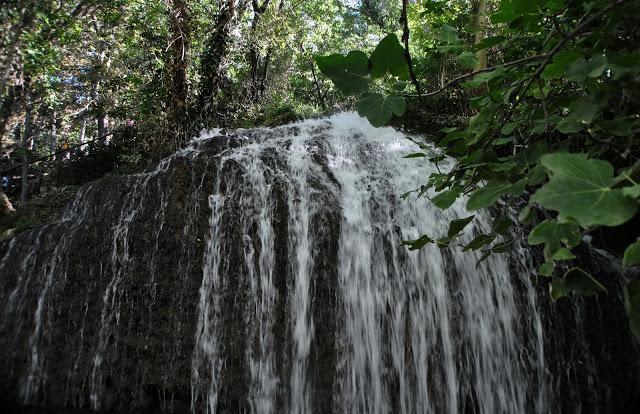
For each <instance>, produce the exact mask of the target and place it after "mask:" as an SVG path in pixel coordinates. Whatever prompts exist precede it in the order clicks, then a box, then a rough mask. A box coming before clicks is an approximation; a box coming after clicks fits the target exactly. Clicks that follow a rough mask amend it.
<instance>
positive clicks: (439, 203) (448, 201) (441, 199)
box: [431, 188, 460, 210]
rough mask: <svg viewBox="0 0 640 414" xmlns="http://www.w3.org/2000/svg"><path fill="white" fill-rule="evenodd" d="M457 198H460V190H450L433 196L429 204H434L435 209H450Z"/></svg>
mask: <svg viewBox="0 0 640 414" xmlns="http://www.w3.org/2000/svg"><path fill="white" fill-rule="evenodd" d="M458 197H460V190H459V189H457V188H452V189H451V190H446V191H443V192H441V193H438V194H437V195H435V196H433V197H432V198H431V202H432V203H433V204H435V206H436V207H438V208H441V209H443V210H446V209H448V208H449V207H451V205H452V204H453V203H454V202H455V201H456V199H457V198H458Z"/></svg>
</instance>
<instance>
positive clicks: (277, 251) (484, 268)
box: [0, 113, 554, 413]
mask: <svg viewBox="0 0 640 414" xmlns="http://www.w3.org/2000/svg"><path fill="white" fill-rule="evenodd" d="M418 150H419V149H418V147H417V145H416V144H414V143H413V142H412V141H411V140H409V139H407V137H406V136H405V135H404V134H402V133H400V132H398V131H396V130H394V129H392V128H378V129H376V128H373V127H372V126H371V125H369V124H368V123H367V122H366V121H365V120H364V119H362V118H359V117H358V116H357V115H355V114H352V113H343V114H338V115H335V116H333V117H331V118H329V119H324V120H310V121H304V122H299V123H297V124H293V125H291V126H286V127H280V128H274V129H254V130H239V131H233V132H229V131H221V130H216V131H209V132H205V133H202V134H201V136H200V137H198V138H196V139H194V140H193V141H192V142H191V143H190V145H189V147H188V148H186V149H184V150H181V151H179V152H178V153H176V154H174V155H173V156H172V157H169V158H167V159H165V160H163V161H162V162H161V163H160V164H159V165H158V167H156V168H155V169H154V170H151V171H148V172H145V173H141V174H137V175H132V176H128V177H124V178H121V179H113V180H112V185H111V186H107V184H100V183H98V184H95V183H94V184H89V185H88V186H86V187H84V188H83V190H82V191H81V193H80V194H79V195H78V198H77V199H76V201H75V202H74V203H73V204H72V205H71V206H70V207H69V208H68V210H67V213H66V214H65V217H64V221H63V222H62V223H61V224H58V225H48V226H44V227H41V228H39V229H36V230H33V231H31V232H30V233H29V235H27V236H18V237H17V238H16V239H14V240H12V241H11V242H5V243H4V244H2V245H0V275H2V277H3V278H4V279H2V280H0V288H1V290H0V293H1V294H2V296H0V297H1V302H0V309H2V315H1V317H0V334H1V335H2V336H1V338H0V339H1V342H0V345H2V349H4V350H7V352H6V353H5V355H4V356H3V357H2V361H1V362H2V364H1V365H0V367H1V368H2V369H3V370H4V372H5V373H6V377H7V378H8V380H6V381H7V382H8V383H11V385H6V384H5V385H4V387H5V388H6V389H8V390H9V392H14V393H16V394H18V393H19V399H20V401H21V402H22V403H31V404H52V405H55V404H63V405H67V406H72V407H85V408H91V409H94V410H101V409H114V408H119V409H123V408H125V409H126V408H129V409H132V407H133V405H131V404H138V405H139V406H142V405H145V404H147V405H155V406H156V407H157V409H158V411H167V412H184V411H188V412H192V413H216V412H229V411H233V412H237V411H240V410H242V411H245V410H246V411H250V412H256V413H280V412H291V413H308V412H336V413H395V412H399V413H443V412H447V413H459V412H478V413H524V412H538V413H544V412H548V411H549V409H550V407H551V405H552V404H553V398H554V397H553V392H554V391H553V390H552V389H550V387H549V386H548V384H549V383H550V381H551V374H550V372H549V370H548V367H547V366H546V362H545V360H546V358H545V349H544V343H545V342H544V340H543V327H542V322H541V319H542V317H541V314H540V311H539V304H538V303H537V302H538V300H539V298H538V294H537V292H536V290H535V288H534V286H533V285H532V284H531V283H532V272H531V265H530V264H529V259H528V255H527V253H526V251H525V250H523V249H521V248H519V247H517V244H516V245H515V246H516V247H514V251H513V253H512V254H505V255H493V256H491V257H490V258H488V259H487V260H485V261H483V262H482V263H480V264H479V265H478V264H476V262H477V259H478V258H479V255H478V254H477V253H474V252H462V251H461V250H460V249H458V248H442V249H441V248H439V247H437V246H435V245H428V246H426V247H425V248H423V249H421V250H419V251H409V250H408V249H407V248H406V247H405V246H403V245H402V241H403V240H407V239H415V238H417V237H419V236H420V235H423V234H428V235H430V236H437V237H440V236H442V235H444V234H446V232H447V229H448V223H449V221H450V220H451V219H456V218H464V217H467V216H469V215H470V213H468V212H467V211H466V210H465V208H464V205H465V200H464V199H463V198H461V199H459V200H457V201H456V202H455V203H454V204H453V206H452V207H451V208H450V209H448V210H446V211H443V210H440V209H437V208H436V207H434V206H433V205H432V204H431V203H430V202H429V201H428V199H426V198H420V199H417V200H416V199H415V197H414V196H411V197H409V199H408V200H405V199H403V198H401V197H400V195H401V194H403V193H405V192H406V191H408V190H413V189H416V188H418V187H420V185H421V184H424V183H425V180H426V179H427V177H428V176H429V174H430V173H432V172H434V171H437V169H440V170H442V171H445V170H446V169H447V168H449V167H450V165H449V163H450V162H451V161H449V160H445V161H443V162H441V163H440V164H439V165H437V166H436V165H434V164H430V163H428V162H426V161H424V159H423V158H422V159H420V160H419V161H416V160H415V159H406V158H403V156H405V155H407V154H409V153H412V152H416V151H418ZM114 180H115V181H114ZM101 186H103V187H101ZM105 186H106V187H108V188H106V187H105ZM105 188H106V189H105ZM103 211H104V212H105V213H104V214H103V213H101V212H103ZM492 221H493V219H492V218H491V217H490V216H489V214H488V213H482V212H481V213H476V219H475V220H474V221H473V223H472V224H471V225H470V226H468V227H467V228H466V229H465V230H464V233H463V235H462V238H463V239H464V240H467V241H468V240H471V238H472V237H473V236H474V235H476V234H478V233H480V232H482V231H487V230H488V229H490V227H491V224H492ZM20 237H22V238H20ZM88 246H97V247H92V248H91V249H89V248H88ZM85 248H86V249H87V251H86V255H87V258H78V257H77V256H81V255H83V254H84V253H82V252H80V254H78V249H80V250H82V249H85ZM43 252H46V254H44V253H43ZM92 255H93V256H92ZM5 275H6V276H5ZM80 280H81V281H82V282H81V283H82V286H83V287H82V288H81V291H80V292H78V291H77V290H74V289H75V286H76V285H77V284H78V283H80V282H76V281H80ZM76 297H79V299H74V298H76ZM60 326H64V327H65V328H64V329H66V331H65V332H66V333H65V335H64V338H63V337H61V335H60V333H59V332H57V329H58V330H60V329H62V328H56V327H60ZM67 354H70V355H67ZM122 384H126V386H127V387H129V389H127V390H122V389H121V388H120V387H121V385H122ZM146 384H150V385H146ZM145 387H146V388H145ZM150 390H151V391H150ZM158 395H159V397H158ZM123 396H126V397H123ZM122 398H125V399H126V398H128V399H129V400H127V401H124V402H123V401H121V399H122ZM178 400H180V401H182V402H181V404H182V405H176V404H178V403H177V402H176V401H178Z"/></svg>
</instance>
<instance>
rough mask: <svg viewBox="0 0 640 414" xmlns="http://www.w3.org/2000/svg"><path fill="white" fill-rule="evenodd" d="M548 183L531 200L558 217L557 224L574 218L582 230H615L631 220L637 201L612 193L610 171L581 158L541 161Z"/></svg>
mask: <svg viewBox="0 0 640 414" xmlns="http://www.w3.org/2000/svg"><path fill="white" fill-rule="evenodd" d="M540 163H541V164H542V165H543V166H544V167H545V168H546V169H547V171H548V172H549V178H550V180H549V182H548V183H547V184H545V185H544V186H543V187H542V188H540V189H539V190H538V191H537V192H536V193H535V194H534V195H533V196H532V197H531V200H532V201H534V202H536V203H538V204H540V205H541V206H542V207H544V208H547V209H549V210H554V211H557V212H558V213H559V218H560V220H564V219H568V218H573V219H575V220H577V221H578V223H580V224H581V225H582V226H584V227H588V226H597V225H604V226H616V225H619V224H622V223H624V222H626V221H628V220H629V219H631V218H632V217H633V216H634V214H635V213H636V211H637V209H638V204H637V202H636V201H634V200H632V199H630V198H628V197H625V195H624V194H623V192H622V190H620V189H613V188H611V185H612V183H613V167H612V166H611V164H609V163H608V162H606V161H602V160H594V159H588V158H587V156H586V155H584V154H568V153H555V154H546V155H543V156H542V157H541V158H540Z"/></svg>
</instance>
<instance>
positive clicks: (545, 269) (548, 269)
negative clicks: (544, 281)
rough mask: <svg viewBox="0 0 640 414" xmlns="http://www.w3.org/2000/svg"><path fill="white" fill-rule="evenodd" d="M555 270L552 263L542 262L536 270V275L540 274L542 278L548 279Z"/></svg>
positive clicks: (554, 265)
mask: <svg viewBox="0 0 640 414" xmlns="http://www.w3.org/2000/svg"><path fill="white" fill-rule="evenodd" d="M555 268H556V264H555V263H553V261H549V262H544V263H543V264H541V265H540V267H539V268H538V273H540V274H541V275H542V276H546V277H549V276H551V275H552V274H553V271H554V270H555Z"/></svg>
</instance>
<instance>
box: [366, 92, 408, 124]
mask: <svg viewBox="0 0 640 414" xmlns="http://www.w3.org/2000/svg"><path fill="white" fill-rule="evenodd" d="M406 105H407V104H406V102H405V100H404V98H402V97H400V96H395V95H390V96H384V95H381V94H379V93H372V94H369V95H365V96H363V97H361V98H360V99H359V100H358V105H357V107H358V115H360V116H363V117H366V118H367V119H368V120H369V122H371V125H373V126H374V127H381V126H383V125H385V124H386V123H387V122H389V120H390V119H391V117H392V116H393V114H395V115H398V116H400V115H402V114H404V111H405V109H406Z"/></svg>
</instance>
